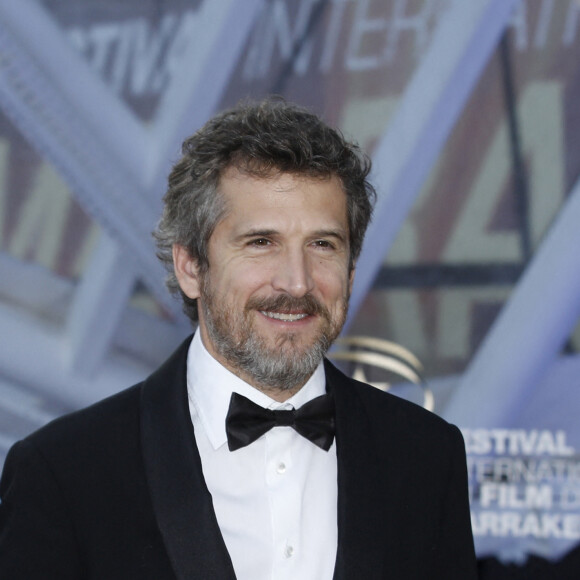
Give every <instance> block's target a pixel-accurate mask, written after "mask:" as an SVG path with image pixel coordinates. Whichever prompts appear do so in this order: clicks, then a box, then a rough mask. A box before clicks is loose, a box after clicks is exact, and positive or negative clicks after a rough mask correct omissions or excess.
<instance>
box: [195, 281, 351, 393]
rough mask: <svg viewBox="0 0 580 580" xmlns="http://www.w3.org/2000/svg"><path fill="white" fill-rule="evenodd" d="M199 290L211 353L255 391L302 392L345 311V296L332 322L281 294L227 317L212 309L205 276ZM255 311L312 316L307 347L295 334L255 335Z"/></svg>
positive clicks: (305, 301)
mask: <svg viewBox="0 0 580 580" xmlns="http://www.w3.org/2000/svg"><path fill="white" fill-rule="evenodd" d="M200 290H201V292H200V293H201V301H200V307H201V308H202V310H203V319H204V321H205V325H206V329H207V333H208V335H209V339H210V340H211V342H212V345H213V347H214V348H215V350H216V352H217V353H218V354H219V355H220V356H221V357H223V359H224V360H225V361H226V362H227V366H229V368H230V370H232V371H233V372H234V373H235V374H239V376H241V377H242V378H243V377H244V376H245V377H249V379H250V380H249V382H250V383H251V384H252V385H253V386H255V387H258V388H260V389H261V390H270V389H274V390H278V391H291V390H293V389H295V388H300V387H302V386H303V385H304V384H305V383H306V381H307V380H308V379H309V378H310V377H311V376H312V373H314V371H315V370H316V367H317V366H318V365H319V364H320V362H321V361H322V359H323V358H324V355H325V354H326V352H327V351H328V349H329V348H330V346H331V344H332V343H333V342H334V339H335V338H336V337H337V336H338V334H339V333H340V331H341V329H342V326H343V324H344V321H345V319H346V313H347V309H348V295H345V297H344V299H343V301H342V305H341V308H340V311H339V314H338V315H337V316H336V317H335V318H334V319H333V317H332V316H331V315H330V312H329V310H328V308H326V307H325V306H324V305H323V304H321V303H320V302H319V301H318V300H317V299H316V298H314V297H313V296H312V295H310V294H307V295H305V296H303V297H301V298H294V297H292V296H289V295H287V294H281V295H279V296H276V297H272V298H251V299H250V300H249V301H248V302H247V304H246V306H245V308H244V310H243V311H242V312H232V311H228V310H227V307H226V308H224V307H223V306H217V305H216V302H218V301H217V300H216V298H215V297H214V295H213V293H212V291H211V288H210V287H209V282H208V280H207V275H206V277H205V278H204V279H203V280H202V284H201V289H200ZM224 302H225V301H221V303H222V304H223V303H224ZM256 311H258V312H259V311H265V312H275V311H282V312H284V311H286V312H296V311H299V312H301V313H305V314H309V315H315V316H317V317H318V318H319V320H320V322H321V323H320V325H319V328H318V329H317V330H316V333H315V335H314V338H313V339H312V340H311V341H310V344H300V341H301V337H300V333H296V332H293V331H292V329H289V330H287V331H284V332H279V333H277V334H276V335H274V336H263V335H261V334H260V333H259V332H258V331H257V330H256V329H255V327H254V324H253V317H254V316H255V312H256Z"/></svg>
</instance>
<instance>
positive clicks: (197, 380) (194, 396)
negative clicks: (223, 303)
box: [187, 330, 326, 449]
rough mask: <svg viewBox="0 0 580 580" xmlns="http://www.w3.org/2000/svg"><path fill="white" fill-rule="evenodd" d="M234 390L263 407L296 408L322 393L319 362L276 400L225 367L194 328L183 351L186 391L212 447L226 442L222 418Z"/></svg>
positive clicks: (224, 415) (322, 383)
mask: <svg viewBox="0 0 580 580" xmlns="http://www.w3.org/2000/svg"><path fill="white" fill-rule="evenodd" d="M234 392H235V393H238V394H240V395H243V396H244V397H247V398H248V399H250V401H253V402H254V403H256V404H257V405H260V406H261V407H264V408H267V409H280V408H288V409H289V408H292V407H294V408H296V409H297V408H298V407H301V406H302V405H304V403H307V402H308V401H310V400H312V399H314V398H316V397H318V396H320V395H323V394H324V393H325V392H326V377H325V373H324V365H323V364H322V362H321V363H320V364H319V365H318V366H317V367H316V370H315V371H314V373H313V374H312V376H311V377H310V378H309V379H308V381H307V382H306V384H305V385H304V386H303V387H302V388H301V389H300V390H299V391H298V392H297V393H296V394H294V395H293V396H292V397H290V399H288V400H287V401H284V402H283V403H280V402H279V401H275V400H274V399H272V398H271V397H269V396H268V395H266V394H264V393H262V392H261V391H259V390H258V389H256V388H255V387H252V386H251V385H250V384H248V383H246V382H245V381H243V380H242V379H240V378H239V377H238V376H236V375H234V374H233V373H232V372H231V371H229V370H228V369H226V368H225V367H224V366H223V365H222V364H221V363H219V362H218V361H217V360H216V359H215V358H213V356H212V355H211V354H210V353H209V352H208V351H207V349H206V348H205V345H204V344H203V341H202V340H201V333H200V332H199V330H198V331H196V333H195V336H194V337H193V340H192V341H191V345H190V347H189V352H188V354H187V393H188V397H189V402H190V408H191V412H192V413H196V414H197V416H198V417H199V420H200V421H201V424H202V425H203V428H204V429H205V432H206V434H207V437H208V439H209V441H210V442H211V444H212V446H213V448H214V449H217V448H218V447H221V446H222V445H224V444H225V443H226V442H227V435H226V425H225V419H226V415H227V412H228V408H229V406H230V398H231V395H232V393H234Z"/></svg>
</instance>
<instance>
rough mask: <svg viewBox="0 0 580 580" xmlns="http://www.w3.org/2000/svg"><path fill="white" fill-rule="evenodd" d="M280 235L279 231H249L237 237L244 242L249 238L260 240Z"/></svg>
mask: <svg viewBox="0 0 580 580" xmlns="http://www.w3.org/2000/svg"><path fill="white" fill-rule="evenodd" d="M277 234H278V231H277V230H261V229H260V230H258V229H256V230H248V231H247V232H244V233H242V234H240V235H239V236H237V239H238V240H244V239H247V238H260V237H264V238H267V237H268V236H275V235H277Z"/></svg>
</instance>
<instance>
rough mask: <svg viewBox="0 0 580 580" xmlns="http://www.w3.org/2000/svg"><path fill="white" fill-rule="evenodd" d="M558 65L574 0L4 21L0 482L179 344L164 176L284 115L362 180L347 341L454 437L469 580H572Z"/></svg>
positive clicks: (90, 7) (574, 457)
mask: <svg viewBox="0 0 580 580" xmlns="http://www.w3.org/2000/svg"><path fill="white" fill-rule="evenodd" d="M578 63H580V2H578V1H577V0H469V2H466V1H465V0H219V1H215V0H214V1H213V2H212V1H210V0H199V1H196V0H124V1H123V2H117V1H116V0H115V1H114V0H83V1H82V2H79V1H78V0H19V2H13V1H11V0H0V466H1V464H2V462H3V460H4V457H5V455H6V453H7V450H8V449H9V447H10V445H11V444H12V443H13V442H15V441H16V440H18V439H19V438H22V437H24V436H25V435H26V434H28V433H30V432H31V431H33V430H35V429H37V428H38V427H40V426H41V425H43V424H45V423H46V422H48V421H49V420H51V419H53V418H55V417H57V416H59V415H61V414H63V413H65V412H69V411H72V410H74V409H76V408H79V407H81V406H84V405H87V404H90V403H91V402H94V401H96V400H98V399H101V398H103V397H105V396H107V395H109V394H112V393H114V392H116V391H118V390H120V389H122V388H125V387H127V386H129V385H131V384H133V383H135V382H137V381H139V380H141V379H142V378H144V377H145V376H147V374H148V373H149V372H151V371H152V370H153V369H154V368H155V367H156V366H157V365H158V364H159V363H160V362H162V361H163V360H164V358H165V357H166V356H167V355H168V354H170V353H171V351H172V350H173V349H174V348H175V347H176V346H177V345H178V344H179V342H180V341H181V340H182V339H183V338H184V337H185V336H187V335H188V333H189V332H190V328H189V325H188V323H187V322H186V321H185V320H184V318H183V316H182V315H181V312H180V306H179V304H178V303H177V302H175V301H174V300H172V299H171V298H170V297H169V295H168V294H167V292H166V291H165V289H164V282H163V280H164V272H163V269H162V268H161V266H160V265H159V264H157V261H156V258H155V249H154V245H153V241H152V238H151V235H150V232H151V231H152V229H153V228H154V227H155V224H156V222H157V219H158V217H159V215H160V211H161V206H162V204H161V197H162V196H163V193H164V189H165V180H166V176H167V174H168V172H169V169H170V167H171V165H172V163H174V162H175V161H176V160H177V159H178V158H179V151H180V144H181V142H182V140H183V139H184V138H185V137H186V136H188V135H190V134H191V133H193V132H194V131H195V130H196V129H197V128H199V127H200V126H201V125H202V124H203V123H204V122H205V121H206V120H207V119H208V118H209V117H210V116H211V115H212V114H213V113H215V112H216V111H218V110H220V109H223V108H225V107H228V106H232V105H234V104H235V103H237V102H238V101H239V100H240V99H244V98H261V97H263V96H265V95H269V94H279V95H283V96H284V97H285V98H287V99H288V100H290V101H294V102H297V103H299V104H301V105H304V106H307V107H309V108H311V109H312V110H313V111H314V112H316V113H318V114H320V115H321V116H322V117H323V118H324V119H325V120H326V121H327V122H328V123H330V124H332V125H334V126H336V127H338V128H340V129H341V130H342V131H343V132H344V133H345V134H346V135H347V136H348V137H350V138H352V139H354V140H356V141H358V142H359V144H360V145H361V146H362V148H363V149H365V150H366V151H367V152H368V153H369V155H370V156H371V157H372V159H373V168H374V169H373V181H374V183H375V185H376V187H377V190H378V194H379V201H378V204H377V207H376V211H375V217H374V220H373V223H372V224H371V227H370V230H369V233H368V236H367V240H366V243H365V246H364V249H363V253H362V255H361V258H360V260H359V263H358V265H357V283H356V285H355V289H354V292H353V296H352V302H351V309H350V313H349V319H348V323H347V328H346V329H345V334H346V335H351V336H354V335H356V336H371V337H376V338H383V339H389V340H391V341H394V342H396V343H399V344H400V345H402V346H404V347H406V348H407V349H409V350H411V351H412V352H413V353H414V354H415V355H416V356H417V357H418V358H419V359H420V360H421V362H422V364H423V374H424V377H425V381H426V383H427V384H428V385H429V388H430V390H431V391H432V393H433V395H434V400H435V407H434V412H436V413H438V414H440V415H442V416H443V417H445V418H446V419H448V420H450V421H452V422H454V423H455V424H457V425H458V426H459V427H460V428H462V430H463V431H464V436H465V440H466V447H467V452H468V467H469V475H470V494H471V501H472V510H473V512H472V515H473V529H474V534H475V541H476V548H477V552H478V556H479V557H480V559H481V574H482V578H483V577H486V578H504V577H506V578H508V577H510V578H514V577H518V578H519V577H522V578H523V577H525V578H536V577H538V578H539V577H542V578H543V577H546V578H548V577H549V578H568V577H570V578H577V577H578V572H577V570H580V564H570V562H574V558H576V559H577V558H578V556H577V555H576V552H574V548H575V547H576V545H577V544H578V543H580V457H579V452H578V450H579V449H580V425H579V422H578V420H577V416H578V409H579V403H580V357H579V356H578V349H579V346H580V328H579V326H578V322H579V319H580V191H579V188H580V185H578V177H579V173H580V106H579V98H580V66H579V64H578ZM564 564H566V565H567V566H568V568H567V570H568V572H566V571H563V570H564V568H558V566H560V567H562V566H564ZM549 566H552V568H548V567H549ZM570 566H574V567H575V569H576V574H575V575H570V576H566V574H567V573H570V572H569V570H571V569H572V568H571V567H570ZM548 569H550V570H552V571H551V572H549V573H548V572H545V571H546V570H548ZM557 570H560V571H557ZM518 574H520V575H518ZM534 574H536V575H537V576H535V575H534ZM541 574H545V575H544V576H541ZM549 574H551V575H549Z"/></svg>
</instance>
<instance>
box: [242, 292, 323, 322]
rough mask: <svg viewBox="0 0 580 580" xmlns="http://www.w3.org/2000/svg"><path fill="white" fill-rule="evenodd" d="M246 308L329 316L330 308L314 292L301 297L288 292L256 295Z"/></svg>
mask: <svg viewBox="0 0 580 580" xmlns="http://www.w3.org/2000/svg"><path fill="white" fill-rule="evenodd" d="M246 310H264V311H266V312H273V311H282V312H283V311H288V312H293V311H300V312H304V313H305V314H310V315H317V316H323V317H326V318H329V316H330V314H329V312H328V309H327V308H326V307H325V306H324V305H323V304H321V303H320V302H319V301H318V300H317V299H316V298H315V297H314V296H312V294H305V295H304V296H301V297H300V298H296V297H294V296H290V295H288V294H279V295H278V296H273V297H269V298H259V297H254V298H250V300H248V303H247V304H246Z"/></svg>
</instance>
